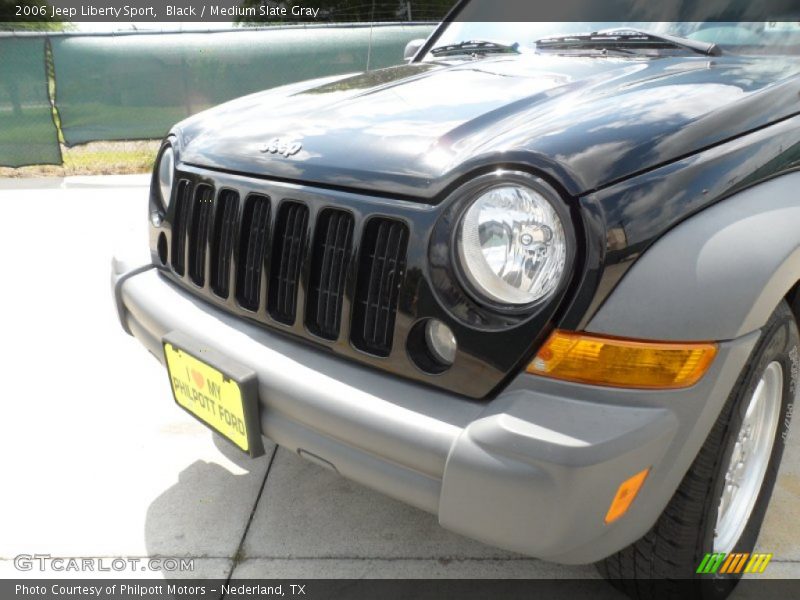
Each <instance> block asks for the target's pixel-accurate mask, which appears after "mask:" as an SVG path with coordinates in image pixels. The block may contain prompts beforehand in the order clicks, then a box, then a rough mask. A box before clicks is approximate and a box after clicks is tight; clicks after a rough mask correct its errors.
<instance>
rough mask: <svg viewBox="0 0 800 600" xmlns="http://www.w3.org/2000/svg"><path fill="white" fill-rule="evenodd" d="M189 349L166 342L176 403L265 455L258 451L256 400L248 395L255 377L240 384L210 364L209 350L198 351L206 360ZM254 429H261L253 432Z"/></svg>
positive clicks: (238, 443) (242, 445)
mask: <svg viewBox="0 0 800 600" xmlns="http://www.w3.org/2000/svg"><path fill="white" fill-rule="evenodd" d="M173 337H174V336H173ZM185 346H186V344H185V343H182V344H175V343H172V342H171V341H170V340H169V339H165V341H164V356H165V357H166V361H167V370H168V371H169V380H170V384H171V386H172V393H173V396H174V397H175V402H177V403H178V404H179V405H180V406H182V407H183V408H184V409H186V410H187V411H189V412H190V413H191V414H192V415H194V416H195V417H197V418H198V419H199V420H200V421H202V422H203V423H205V424H206V425H208V426H209V427H211V428H212V429H214V430H215V431H217V432H218V433H220V434H221V435H223V436H224V437H226V438H228V439H229V440H230V441H231V442H233V443H234V444H236V446H238V447H239V448H240V449H241V450H243V451H245V452H247V453H248V454H250V455H251V456H257V455H258V454H260V453H261V452H263V447H262V448H258V447H260V446H262V444H261V433H260V428H258V426H257V419H255V418H254V414H253V413H254V412H255V413H256V414H257V410H256V409H257V405H256V403H255V401H256V399H255V398H250V397H248V396H250V395H251V394H250V393H248V392H251V391H252V387H254V386H252V385H250V384H251V383H252V382H251V381H250V379H254V378H248V380H247V381H242V382H240V381H237V380H236V378H235V377H232V376H231V375H230V374H226V373H223V372H222V371H221V370H220V369H218V368H216V367H215V366H211V364H209V362H207V361H208V358H209V351H208V350H207V349H206V350H203V349H200V348H198V349H197V350H196V354H200V355H201V356H203V358H204V359H205V360H204V359H200V358H197V357H196V356H194V355H193V354H192V353H190V352H187V351H186V350H185ZM217 360H218V361H219V362H227V361H224V360H223V359H219V358H218V359H217ZM228 370H230V367H229V369H228ZM243 387H244V388H245V389H244V390H243ZM253 421H255V423H253ZM251 429H259V430H258V431H255V432H253V431H251ZM255 434H257V435H255ZM254 438H257V440H254ZM254 442H255V443H254ZM259 449H260V450H261V452H259Z"/></svg>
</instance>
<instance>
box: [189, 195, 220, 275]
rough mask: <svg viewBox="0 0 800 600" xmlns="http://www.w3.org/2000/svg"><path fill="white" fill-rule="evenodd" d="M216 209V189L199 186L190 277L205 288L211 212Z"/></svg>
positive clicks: (193, 209) (192, 235)
mask: <svg viewBox="0 0 800 600" xmlns="http://www.w3.org/2000/svg"><path fill="white" fill-rule="evenodd" d="M213 209H214V188H212V187H211V186H208V185H199V186H197V190H196V191H195V193H194V202H192V216H191V229H190V230H189V244H190V247H191V249H190V251H189V275H190V276H191V278H192V281H194V282H195V283H196V284H197V285H199V286H201V287H202V286H203V284H204V283H205V279H206V277H205V275H206V247H207V246H208V228H209V226H210V225H211V212H212V210H213Z"/></svg>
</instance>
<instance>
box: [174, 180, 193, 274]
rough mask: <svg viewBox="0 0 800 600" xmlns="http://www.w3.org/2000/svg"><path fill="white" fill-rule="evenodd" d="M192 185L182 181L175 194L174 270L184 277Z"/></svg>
mask: <svg viewBox="0 0 800 600" xmlns="http://www.w3.org/2000/svg"><path fill="white" fill-rule="evenodd" d="M191 194H192V184H191V183H189V182H188V181H186V180H185V179H182V180H181V181H179V182H178V190H177V192H176V193H175V217H174V219H173V222H172V268H173V269H174V270H175V272H176V273H177V274H178V275H180V276H183V274H184V267H185V263H184V261H185V257H186V229H187V227H188V225H189V204H190V202H191V198H192V195H191Z"/></svg>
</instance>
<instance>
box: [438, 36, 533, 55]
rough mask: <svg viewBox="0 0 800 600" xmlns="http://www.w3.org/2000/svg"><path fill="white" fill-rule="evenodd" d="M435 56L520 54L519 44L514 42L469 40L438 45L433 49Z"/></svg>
mask: <svg viewBox="0 0 800 600" xmlns="http://www.w3.org/2000/svg"><path fill="white" fill-rule="evenodd" d="M431 54H433V55H434V56H454V55H457V54H470V55H472V56H482V55H484V54H519V44H518V43H513V44H511V45H510V46H509V45H507V44H501V43H499V42H491V41H488V40H469V41H466V42H459V43H457V44H447V45H445V46H438V47H437V48H434V49H433V50H431Z"/></svg>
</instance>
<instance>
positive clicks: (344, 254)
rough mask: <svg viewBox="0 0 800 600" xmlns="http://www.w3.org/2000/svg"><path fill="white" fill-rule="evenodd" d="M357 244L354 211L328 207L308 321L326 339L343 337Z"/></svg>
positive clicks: (318, 236) (320, 224)
mask: <svg viewBox="0 0 800 600" xmlns="http://www.w3.org/2000/svg"><path fill="white" fill-rule="evenodd" d="M352 245H353V217H352V215H351V214H350V213H347V212H344V211H341V210H334V209H326V210H324V211H322V212H321V213H320V215H319V217H318V218H317V226H316V233H315V236H314V249H313V254H312V258H311V280H310V283H309V295H308V304H307V306H308V310H307V311H306V324H307V325H308V327H309V329H310V330H311V331H312V332H313V333H315V334H317V335H319V336H322V337H324V338H328V339H331V340H335V339H336V338H337V337H339V327H340V325H341V320H342V300H343V299H344V283H345V277H346V275H347V270H348V265H349V263H350V255H351V253H352Z"/></svg>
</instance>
